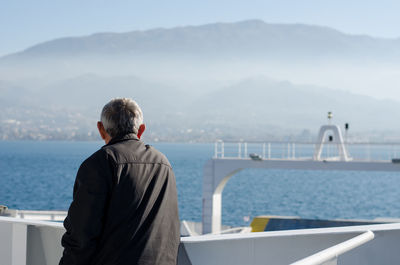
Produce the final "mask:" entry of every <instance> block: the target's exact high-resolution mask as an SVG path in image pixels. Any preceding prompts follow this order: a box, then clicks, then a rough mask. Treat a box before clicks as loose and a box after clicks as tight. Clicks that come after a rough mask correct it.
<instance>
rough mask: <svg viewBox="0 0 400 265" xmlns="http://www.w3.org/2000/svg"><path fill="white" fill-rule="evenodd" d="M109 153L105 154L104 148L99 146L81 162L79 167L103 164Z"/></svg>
mask: <svg viewBox="0 0 400 265" xmlns="http://www.w3.org/2000/svg"><path fill="white" fill-rule="evenodd" d="M108 157H109V155H108V154H107V152H106V150H104V149H103V148H100V149H99V150H97V151H96V152H94V153H93V154H92V155H90V156H89V157H88V158H86V159H85V160H84V161H83V162H82V164H81V167H84V166H93V165H95V166H98V165H104V161H106V160H108Z"/></svg>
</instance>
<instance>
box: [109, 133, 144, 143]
mask: <svg viewBox="0 0 400 265" xmlns="http://www.w3.org/2000/svg"><path fill="white" fill-rule="evenodd" d="M126 140H136V141H139V138H138V137H137V135H136V134H134V133H129V134H123V135H117V136H115V137H114V138H112V139H111V140H110V142H108V144H106V145H105V146H108V145H112V144H115V143H117V142H121V141H126Z"/></svg>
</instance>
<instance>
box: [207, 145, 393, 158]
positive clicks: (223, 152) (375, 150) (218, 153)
mask: <svg viewBox="0 0 400 265" xmlns="http://www.w3.org/2000/svg"><path fill="white" fill-rule="evenodd" d="M345 146H346V149H347V151H348V153H349V155H350V157H351V160H353V161H354V160H355V161H391V160H392V159H396V158H397V159H398V158H400V143H346V144H345ZM315 147H316V144H315V143H310V142H307V143H305V142H224V141H217V142H215V146H214V158H225V159H229V158H236V159H237V158H239V159H249V158H250V157H249V155H250V154H257V155H258V156H259V157H260V158H261V159H263V160H268V159H285V160H312V159H313V156H314V154H315ZM339 156H340V154H339V151H338V148H337V143H334V142H326V143H324V145H323V149H322V153H321V160H338V159H339Z"/></svg>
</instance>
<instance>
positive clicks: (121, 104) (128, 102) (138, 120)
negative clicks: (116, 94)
mask: <svg viewBox="0 0 400 265" xmlns="http://www.w3.org/2000/svg"><path fill="white" fill-rule="evenodd" d="M100 120H101V122H102V123H103V126H104V129H105V130H106V132H107V133H108V134H109V135H110V136H111V138H114V137H115V136H117V135H125V134H128V133H134V134H137V133H138V130H139V127H140V125H141V124H143V113H142V110H141V109H140V107H139V105H138V104H137V103H136V102H135V101H134V100H132V99H130V98H114V99H112V100H111V101H110V102H108V103H107V104H106V105H105V106H104V107H103V110H102V111H101V117H100Z"/></svg>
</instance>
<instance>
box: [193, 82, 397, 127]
mask: <svg viewBox="0 0 400 265" xmlns="http://www.w3.org/2000/svg"><path fill="white" fill-rule="evenodd" d="M192 107H193V109H197V110H198V111H193V112H194V113H201V115H197V116H198V118H199V119H203V120H208V121H213V122H214V125H215V126H217V125H218V124H219V125H222V124H223V125H225V126H226V125H229V124H235V125H236V126H237V127H243V128H255V127H257V128H258V129H261V128H262V127H264V128H268V125H273V126H275V127H279V128H290V129H302V128H314V129H315V130H317V128H318V127H319V125H321V124H323V123H325V122H327V121H326V113H327V112H328V111H333V113H334V117H335V118H334V121H336V122H339V123H343V124H344V123H345V122H348V123H350V124H352V128H353V130H356V131H373V130H382V129H383V128H386V129H388V128H391V129H392V130H400V123H396V122H394V121H397V120H400V104H399V103H398V102H395V101H390V100H376V99H374V98H371V97H367V96H361V95H356V94H352V93H349V92H344V91H341V90H333V89H327V88H320V87H315V86H304V85H295V84H292V83H290V82H287V81H284V82H280V81H274V80H268V79H262V78H253V79H247V80H243V81H241V82H239V83H237V84H235V85H233V86H229V87H226V88H224V89H221V90H219V91H215V92H213V93H210V94H208V95H206V96H203V97H202V98H200V99H198V100H196V103H195V104H193V106H192ZM200 109H201V110H202V111H201V112H200V111H199V110H200ZM200 116H201V117H200Z"/></svg>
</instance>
